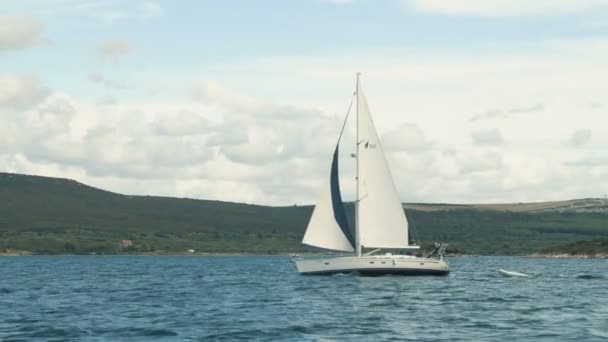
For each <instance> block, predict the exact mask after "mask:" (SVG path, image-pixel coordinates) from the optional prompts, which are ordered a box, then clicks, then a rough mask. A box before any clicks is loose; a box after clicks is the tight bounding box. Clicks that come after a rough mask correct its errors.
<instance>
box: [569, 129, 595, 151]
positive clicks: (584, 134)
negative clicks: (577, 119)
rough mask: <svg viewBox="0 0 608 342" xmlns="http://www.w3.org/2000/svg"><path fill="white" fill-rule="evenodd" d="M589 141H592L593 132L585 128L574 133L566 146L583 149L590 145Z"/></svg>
mask: <svg viewBox="0 0 608 342" xmlns="http://www.w3.org/2000/svg"><path fill="white" fill-rule="evenodd" d="M589 141H591V130H590V129H587V128H583V129H578V130H576V131H574V132H573V133H572V135H571V136H570V138H569V139H568V140H567V141H566V144H567V145H568V146H572V147H581V146H584V145H586V144H588V143H589Z"/></svg>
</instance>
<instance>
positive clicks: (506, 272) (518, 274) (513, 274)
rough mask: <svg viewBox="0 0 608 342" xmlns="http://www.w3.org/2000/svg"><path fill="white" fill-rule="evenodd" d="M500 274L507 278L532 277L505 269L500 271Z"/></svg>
mask: <svg viewBox="0 0 608 342" xmlns="http://www.w3.org/2000/svg"><path fill="white" fill-rule="evenodd" d="M498 273H500V274H502V275H503V276H505V277H519V278H529V277H530V276H529V275H528V274H525V273H520V272H515V271H507V270H503V269H499V270H498Z"/></svg>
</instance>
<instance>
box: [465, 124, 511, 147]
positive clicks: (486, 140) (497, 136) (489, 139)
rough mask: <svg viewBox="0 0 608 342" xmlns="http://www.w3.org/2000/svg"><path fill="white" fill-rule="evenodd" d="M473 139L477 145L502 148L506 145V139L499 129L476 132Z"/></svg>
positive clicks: (473, 133) (472, 136) (472, 135)
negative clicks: (501, 146)
mask: <svg viewBox="0 0 608 342" xmlns="http://www.w3.org/2000/svg"><path fill="white" fill-rule="evenodd" d="M471 138H473V144H475V145H491V146H500V145H502V144H504V143H505V139H504V138H503V136H502V133H501V132H500V130H499V129H498V128H493V129H490V130H480V131H474V132H472V133H471Z"/></svg>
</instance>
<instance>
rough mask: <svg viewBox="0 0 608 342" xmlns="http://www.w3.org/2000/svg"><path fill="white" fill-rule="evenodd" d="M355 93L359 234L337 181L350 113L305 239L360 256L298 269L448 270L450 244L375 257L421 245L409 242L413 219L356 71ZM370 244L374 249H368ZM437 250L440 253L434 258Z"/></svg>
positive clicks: (299, 263)
mask: <svg viewBox="0 0 608 342" xmlns="http://www.w3.org/2000/svg"><path fill="white" fill-rule="evenodd" d="M355 96H356V100H357V134H356V145H357V146H356V151H357V152H356V154H354V155H353V156H354V157H355V158H356V164H357V167H356V168H357V177H356V189H357V192H356V200H355V234H354V235H353V234H352V232H351V230H350V227H349V224H348V221H347V219H346V214H345V212H344V207H343V205H342V195H341V192H340V182H339V180H338V159H339V158H338V157H339V153H338V149H339V146H340V138H341V137H342V133H343V132H344V127H345V125H346V120H347V119H348V114H347V115H346V119H345V121H344V125H343V126H342V132H340V136H339V137H338V143H337V144H336V147H335V149H334V153H333V160H332V164H331V170H330V172H329V179H328V182H327V183H326V185H325V187H324V188H323V191H322V193H321V196H320V198H319V200H318V201H317V203H316V205H315V208H314V211H313V213H312V216H311V218H310V221H309V223H308V227H307V228H306V233H305V234H304V238H303V240H302V243H304V244H307V245H310V246H315V247H320V248H324V249H329V250H334V251H342V252H355V253H356V254H355V255H354V256H344V257H323V258H312V259H308V258H298V259H294V260H293V261H294V263H295V264H296V267H297V269H298V272H300V273H301V274H333V273H355V274H360V275H383V274H397V275H446V274H448V273H449V268H448V264H447V263H446V262H445V261H444V260H443V252H444V251H445V248H446V247H447V245H445V244H436V246H435V250H434V251H433V252H432V253H429V254H427V255H426V257H416V256H412V255H394V254H391V253H384V254H378V255H373V254H374V253H376V252H378V251H380V250H382V249H388V250H416V249H419V248H420V247H419V246H416V245H413V244H410V239H409V229H408V222H407V219H406V217H405V213H404V210H403V206H402V204H401V201H400V199H399V194H398V193H397V190H396V188H395V185H394V183H393V178H392V176H391V172H390V170H389V168H388V164H387V162H386V158H385V156H384V151H383V149H382V145H381V144H380V139H379V138H378V134H377V133H376V128H375V127H374V122H373V121H372V117H371V113H370V111H369V108H368V105H367V101H366V99H365V96H364V95H363V92H362V91H361V84H360V82H359V75H357V87H356V91H355V94H353V97H355ZM351 105H352V102H351ZM349 112H350V108H349ZM366 248H367V249H369V250H371V249H373V250H372V251H370V252H367V253H364V250H365V249H366ZM433 254H436V255H437V256H438V257H437V258H433V257H431V256H432V255H433Z"/></svg>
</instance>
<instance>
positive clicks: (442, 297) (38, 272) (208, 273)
mask: <svg viewBox="0 0 608 342" xmlns="http://www.w3.org/2000/svg"><path fill="white" fill-rule="evenodd" d="M449 262H450V266H451V268H452V273H451V274H450V275H449V276H447V277H399V276H386V277H357V276H345V275H342V276H300V275H298V274H297V273H296V272H295V269H294V267H293V265H292V264H291V262H290V261H289V259H287V258H286V257H197V256H189V257H168V256H158V257H152V256H145V257H143V256H127V257H118V256H61V257H58V256H55V257H4V258H0V340H1V341H32V340H44V341H46V340H51V341H52V340H57V341H64V340H73V341H152V340H159V341H190V340H193V341H214V340H225V341H234V340H248V341H249V340H269V341H275V340H279V341H281V340H289V341H292V340H293V341H333V340H335V341H343V340H348V341H394V340H404V341H407V340H412V341H472V340H475V341H502V340H511V341H513V340H515V341H527V340H534V341H575V340H576V341H595V340H597V341H606V340H608V260H554V259H530V258H516V257H460V258H452V259H449ZM499 268H504V269H510V270H516V271H520V272H526V273H531V274H534V275H536V276H535V277H533V278H528V279H522V278H504V277H502V276H500V275H499V274H498V272H497V269H499Z"/></svg>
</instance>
